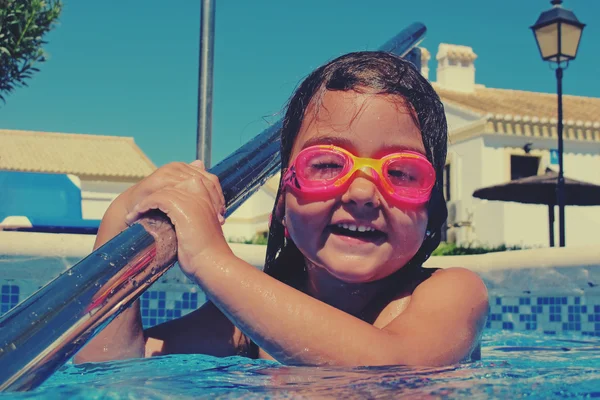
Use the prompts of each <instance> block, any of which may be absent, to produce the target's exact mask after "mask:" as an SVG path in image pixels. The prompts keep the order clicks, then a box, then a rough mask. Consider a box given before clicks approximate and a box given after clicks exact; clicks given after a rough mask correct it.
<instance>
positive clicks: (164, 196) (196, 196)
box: [125, 187, 219, 225]
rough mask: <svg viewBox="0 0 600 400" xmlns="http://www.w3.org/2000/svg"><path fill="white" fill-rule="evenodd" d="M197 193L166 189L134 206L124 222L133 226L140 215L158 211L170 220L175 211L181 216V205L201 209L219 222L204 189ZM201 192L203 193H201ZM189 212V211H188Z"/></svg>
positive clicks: (199, 189)
mask: <svg viewBox="0 0 600 400" xmlns="http://www.w3.org/2000/svg"><path fill="white" fill-rule="evenodd" d="M197 192H198V193H191V192H190V191H189V190H188V189H182V188H178V187H167V188H164V189H161V190H159V191H157V192H154V193H153V194H152V195H150V196H148V197H146V198H144V199H143V200H142V201H141V202H140V203H138V204H136V205H135V207H134V208H133V210H132V211H131V212H130V213H129V214H127V216H126V217H125V220H126V222H127V224H128V225H131V224H133V223H134V222H135V221H137V220H138V219H139V218H140V217H141V216H142V215H144V214H145V213H147V212H148V211H151V210H160V211H162V212H163V213H165V214H166V215H167V216H168V217H169V218H171V215H170V214H172V212H174V211H177V212H179V213H180V214H182V215H185V212H182V205H185V204H188V205H187V206H185V207H190V206H191V207H193V209H196V210H198V209H203V210H204V213H205V214H208V215H211V216H212V218H215V220H216V221H219V219H218V217H217V215H218V213H217V212H216V211H215V209H214V206H213V204H212V201H211V200H210V197H209V195H208V193H207V192H206V189H205V188H204V190H202V188H197ZM202 192H203V193H202ZM188 210H189V209H188ZM171 222H172V223H173V224H174V225H175V223H176V221H175V220H173V218H171Z"/></svg>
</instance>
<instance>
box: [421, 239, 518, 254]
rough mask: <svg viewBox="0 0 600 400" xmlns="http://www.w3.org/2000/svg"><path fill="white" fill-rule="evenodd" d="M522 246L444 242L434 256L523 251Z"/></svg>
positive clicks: (434, 252)
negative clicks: (464, 244) (491, 245)
mask: <svg viewBox="0 0 600 400" xmlns="http://www.w3.org/2000/svg"><path fill="white" fill-rule="evenodd" d="M521 249H522V247H520V246H506V245H504V244H502V245H500V246H496V247H487V246H472V245H469V246H457V245H456V244H454V243H445V242H442V243H440V245H439V246H438V248H437V249H435V250H434V251H433V253H432V255H433V256H466V255H471V254H485V253H495V252H500V251H510V250H521Z"/></svg>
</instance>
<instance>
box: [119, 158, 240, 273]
mask: <svg viewBox="0 0 600 400" xmlns="http://www.w3.org/2000/svg"><path fill="white" fill-rule="evenodd" d="M137 186H138V187H137V188H135V189H134V190H132V191H131V193H129V194H128V195H127V196H126V198H125V199H124V200H123V201H124V204H125V206H126V209H127V211H128V213H127V215H126V216H125V222H126V223H127V224H128V225H130V224H132V223H133V222H134V221H135V220H137V219H138V218H139V217H140V216H141V215H142V214H144V213H145V212H147V211H150V210H153V209H157V210H161V211H162V212H164V213H165V214H166V215H167V216H168V217H169V219H170V220H171V222H172V223H173V225H174V226H175V231H176V233H177V257H178V260H179V265H180V267H181V269H182V271H183V272H184V273H185V274H186V275H188V276H192V275H194V272H195V266H194V265H195V263H194V259H197V258H206V257H208V256H210V255H211V254H223V253H225V254H226V253H231V250H230V248H229V246H228V245H227V242H226V241H225V238H224V237H223V230H222V228H221V225H222V224H223V223H224V222H225V219H224V217H223V214H224V213H225V199H224V197H223V192H222V190H221V185H220V184H219V179H218V178H217V176H215V175H213V174H211V173H209V172H208V171H206V169H205V168H204V164H203V163H202V162H201V161H194V162H193V163H191V164H183V163H172V164H168V165H165V166H163V167H161V168H160V169H158V170H157V171H155V172H154V173H153V174H152V175H150V176H149V177H148V178H146V179H144V180H143V181H142V182H140V184H138V185H137ZM215 252H216V253H215Z"/></svg>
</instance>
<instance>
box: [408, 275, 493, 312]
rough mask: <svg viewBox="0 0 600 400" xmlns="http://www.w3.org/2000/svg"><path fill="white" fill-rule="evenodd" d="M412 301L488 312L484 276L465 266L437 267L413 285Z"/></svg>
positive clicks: (433, 305) (427, 304)
mask: <svg viewBox="0 0 600 400" xmlns="http://www.w3.org/2000/svg"><path fill="white" fill-rule="evenodd" d="M411 302H413V303H421V304H423V305H426V306H429V307H435V308H440V307H443V308H453V309H454V310H457V307H460V308H459V309H463V310H464V309H465V308H468V309H470V310H471V311H472V312H474V313H475V314H476V315H479V316H482V315H485V314H487V309H488V292H487V288H486V287H485V284H484V283H483V280H482V279H481V277H480V276H479V275H477V274H476V273H475V272H473V271H471V270H469V269H466V268H459V267H453V268H447V269H440V270H438V271H436V272H435V273H433V274H432V275H431V277H430V278H429V279H426V280H425V281H423V282H422V283H421V284H420V285H419V286H417V287H416V289H415V291H414V292H413V294H412V300H411Z"/></svg>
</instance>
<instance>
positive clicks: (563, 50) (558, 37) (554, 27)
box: [531, 0, 585, 247]
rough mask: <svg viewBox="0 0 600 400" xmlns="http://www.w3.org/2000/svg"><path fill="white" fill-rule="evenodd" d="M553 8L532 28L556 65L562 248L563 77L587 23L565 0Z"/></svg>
mask: <svg viewBox="0 0 600 400" xmlns="http://www.w3.org/2000/svg"><path fill="white" fill-rule="evenodd" d="M550 3H552V8H551V9H550V10H548V11H544V12H543V13H541V14H540V17H539V18H538V20H537V22H536V23H535V24H534V25H533V26H532V27H531V30H532V31H533V34H534V36H535V40H536V42H537V45H538V48H539V50H540V54H541V56H542V59H543V60H544V61H549V62H551V63H554V64H556V87H557V93H558V127H557V133H558V167H559V171H558V185H557V189H556V202H557V204H558V222H559V229H560V230H559V232H560V247H564V246H565V178H564V176H563V110H562V77H563V70H564V69H566V68H567V67H568V65H569V61H571V60H574V59H575V57H576V56H577V49H578V48H579V40H580V39H581V33H582V32H583V27H584V26H585V24H582V23H581V22H579V20H578V19H577V17H576V16H575V14H573V12H572V11H569V10H565V9H564V8H562V6H561V4H562V0H552V1H551V2H550Z"/></svg>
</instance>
